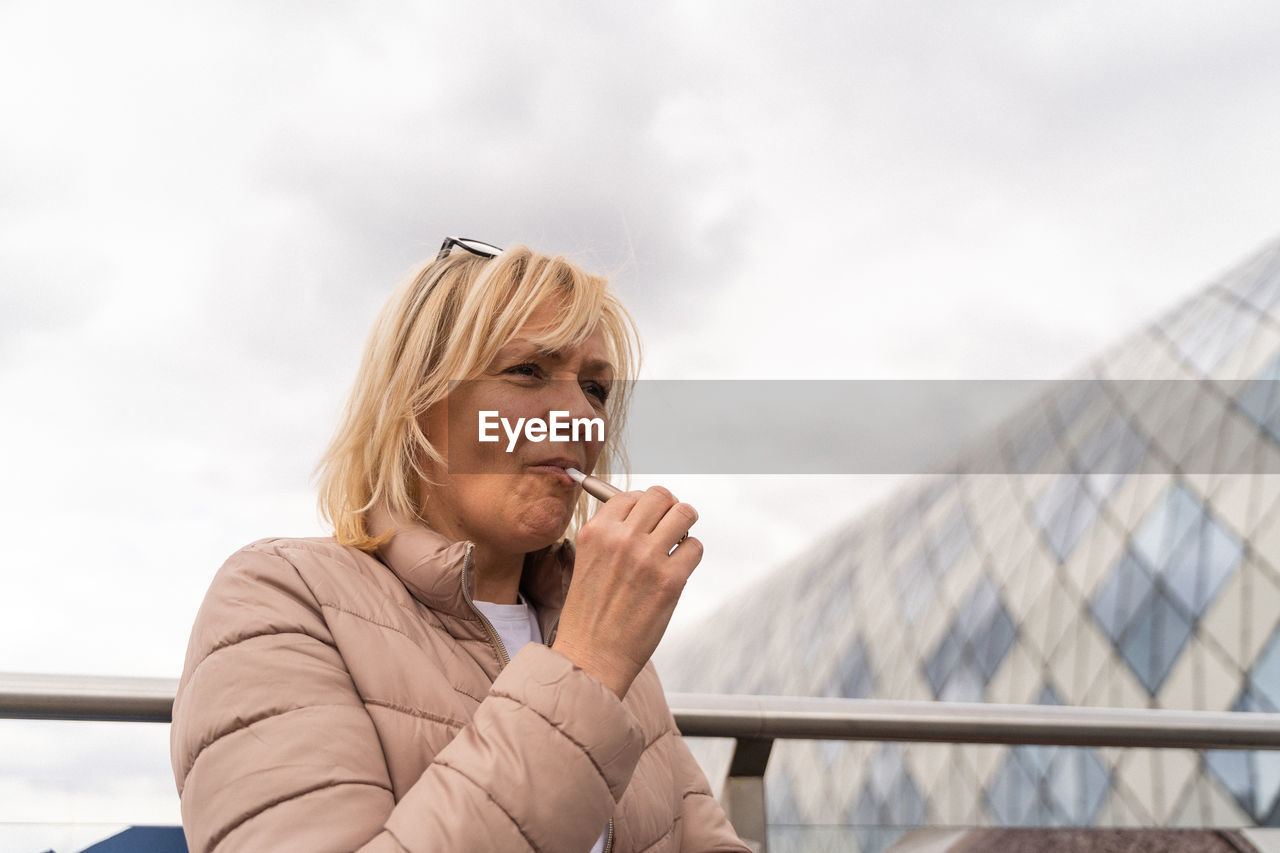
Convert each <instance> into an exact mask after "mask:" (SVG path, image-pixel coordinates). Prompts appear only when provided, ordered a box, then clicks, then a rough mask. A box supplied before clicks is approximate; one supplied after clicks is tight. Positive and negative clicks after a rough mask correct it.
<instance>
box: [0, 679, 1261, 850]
mask: <svg viewBox="0 0 1280 853" xmlns="http://www.w3.org/2000/svg"><path fill="white" fill-rule="evenodd" d="M177 684H178V682H177V680H176V679H169V678H112V677H102V676H60V675H16V674H0V718H9V719H36V720H106V721H117V722H155V723H167V722H170V721H171V719H172V712H173V696H174V692H175V691H176V689H177ZM667 701H668V703H669V704H670V706H671V710H672V713H673V714H674V715H675V719H676V724H677V725H678V726H679V727H680V731H681V732H682V733H683V734H684V735H685V736H686V737H709V738H731V739H733V740H734V741H735V744H734V750H733V757H732V759H731V761H730V763H729V773H728V776H727V778H726V780H725V785H724V789H723V793H722V795H721V801H722V803H723V805H724V808H725V811H726V813H727V814H728V816H729V819H730V820H731V821H732V822H733V825H734V827H735V828H736V829H737V830H738V832H739V834H741V835H742V836H743V837H744V838H746V839H752V840H755V843H756V845H757V847H758V849H760V850H765V849H766V848H765V844H766V841H765V835H766V834H765V829H766V822H765V814H766V812H765V800H764V772H765V767H766V766H767V764H768V762H769V755H770V752H771V751H772V747H773V742H774V740H777V739H780V738H783V739H791V738H798V739H808V740H874V741H914V742H935V743H979V744H981V743H985V744H1036V745H1046V746H1119V747H1147V748H1167V749H1280V714H1263V713H1234V712H1210V711H1164V710H1147V709H1133V708H1088V707H1067V706H1056V705H997V704H985V703H972V704H971V703H953V702H896V701H885V700H878V699H826V698H821V699H819V698H800V697H789V696H721V695H707V694H695V693H670V694H668V695H667Z"/></svg>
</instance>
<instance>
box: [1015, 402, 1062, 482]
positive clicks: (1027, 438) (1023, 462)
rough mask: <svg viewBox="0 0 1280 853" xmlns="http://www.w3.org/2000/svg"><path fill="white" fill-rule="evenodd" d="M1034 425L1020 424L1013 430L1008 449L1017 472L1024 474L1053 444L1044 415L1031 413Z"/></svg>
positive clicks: (1032, 467)
mask: <svg viewBox="0 0 1280 853" xmlns="http://www.w3.org/2000/svg"><path fill="white" fill-rule="evenodd" d="M1032 417H1033V418H1035V420H1034V421H1033V422H1032V423H1033V424H1034V425H1033V426H1029V425H1027V424H1025V423H1024V424H1022V425H1021V426H1020V427H1017V428H1015V430H1014V431H1013V439H1012V442H1011V443H1010V445H1009V450H1010V452H1011V453H1012V455H1013V464H1014V467H1015V470H1017V472H1018V473H1019V474H1025V473H1027V472H1028V471H1031V470H1033V469H1034V468H1035V466H1036V464H1037V463H1038V462H1039V461H1040V460H1041V459H1043V458H1044V455H1045V453H1047V452H1048V450H1049V448H1050V447H1052V446H1053V432H1052V431H1051V430H1050V429H1049V424H1048V423H1047V422H1046V421H1045V419H1044V417H1043V416H1042V415H1041V414H1040V413H1039V412H1036V413H1035V414H1034V415H1032Z"/></svg>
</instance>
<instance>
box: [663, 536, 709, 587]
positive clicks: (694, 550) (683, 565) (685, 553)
mask: <svg viewBox="0 0 1280 853" xmlns="http://www.w3.org/2000/svg"><path fill="white" fill-rule="evenodd" d="M701 562H702V540H701V539H698V538H697V537H696V536H690V537H689V538H688V539H686V540H684V541H683V542H681V543H680V544H679V545H677V546H676V549H675V550H674V551H672V552H671V562H670V563H669V564H668V565H671V566H673V567H676V568H678V569H680V570H682V571H683V572H684V576H685V578H686V579H688V577H689V575H691V574H693V570H694V569H696V568H697V567H698V563H701Z"/></svg>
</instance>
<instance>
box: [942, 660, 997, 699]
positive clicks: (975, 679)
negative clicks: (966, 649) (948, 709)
mask: <svg viewBox="0 0 1280 853" xmlns="http://www.w3.org/2000/svg"><path fill="white" fill-rule="evenodd" d="M985 685H986V681H985V679H983V677H982V673H980V672H979V671H978V667H977V664H976V663H974V661H973V659H972V658H971V657H969V656H968V655H966V656H965V657H964V658H963V659H962V661H961V665H960V666H959V667H957V668H956V669H955V670H954V671H953V672H952V673H951V675H950V677H949V678H948V679H947V682H946V684H945V685H943V687H942V690H941V691H940V692H939V693H938V698H939V699H941V700H942V701H943V702H981V701H982V697H983V692H984V689H985Z"/></svg>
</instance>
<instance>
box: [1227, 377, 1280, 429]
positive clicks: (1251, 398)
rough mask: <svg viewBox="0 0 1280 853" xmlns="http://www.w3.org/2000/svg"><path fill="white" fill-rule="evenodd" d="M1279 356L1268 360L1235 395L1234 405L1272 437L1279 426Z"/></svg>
mask: <svg viewBox="0 0 1280 853" xmlns="http://www.w3.org/2000/svg"><path fill="white" fill-rule="evenodd" d="M1278 379H1280V358H1277V359H1275V360H1274V361H1272V362H1270V363H1269V364H1268V365H1267V366H1266V367H1264V368H1263V369H1262V370H1261V371H1260V372H1259V374H1258V376H1257V377H1256V378H1255V379H1254V381H1252V382H1250V383H1248V384H1247V385H1245V386H1244V388H1243V389H1242V390H1241V391H1240V393H1239V394H1238V395H1237V396H1236V407H1237V408H1239V409H1240V411H1242V412H1244V413H1245V414H1246V415H1248V416H1249V418H1250V419H1251V420H1252V421H1253V422H1254V423H1256V424H1258V426H1260V427H1262V428H1264V429H1266V430H1267V431H1268V432H1269V433H1271V435H1272V437H1273V438H1275V436H1276V427H1277V426H1280V393H1277V392H1278V390H1280V383H1278V382H1277V381H1276V380H1278Z"/></svg>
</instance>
